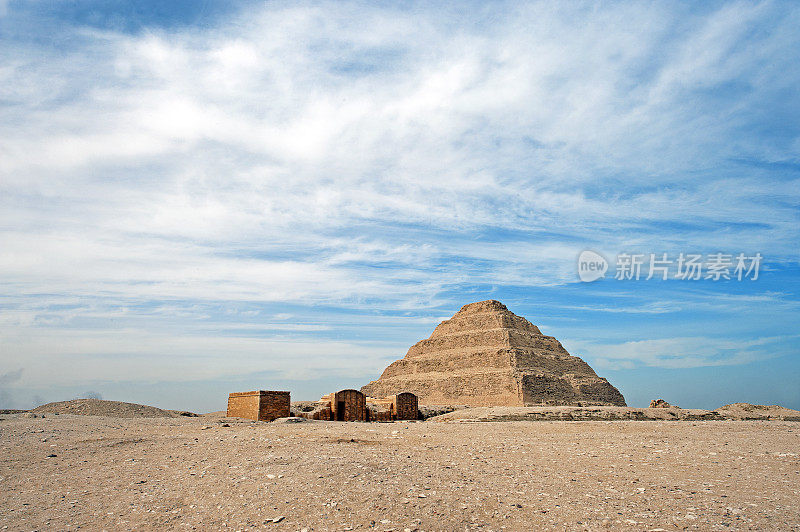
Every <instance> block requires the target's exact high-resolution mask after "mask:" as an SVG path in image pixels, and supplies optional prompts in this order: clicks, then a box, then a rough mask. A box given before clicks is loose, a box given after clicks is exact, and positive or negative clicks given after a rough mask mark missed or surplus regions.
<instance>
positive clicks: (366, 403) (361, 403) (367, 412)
mask: <svg viewBox="0 0 800 532" xmlns="http://www.w3.org/2000/svg"><path fill="white" fill-rule="evenodd" d="M298 415H300V416H302V417H305V418H308V419H318V420H322V421H367V422H369V421H398V420H413V419H418V418H419V401H418V400H417V396H416V395H414V394H413V393H407V392H403V393H399V394H395V395H392V396H390V397H382V398H374V397H367V396H366V395H364V394H363V393H361V392H360V391H358V390H340V391H338V392H335V393H329V394H328V395H325V396H323V397H322V398H320V400H319V401H318V402H317V404H316V405H315V407H314V409H313V410H310V411H308V412H300V413H299V414H298Z"/></svg>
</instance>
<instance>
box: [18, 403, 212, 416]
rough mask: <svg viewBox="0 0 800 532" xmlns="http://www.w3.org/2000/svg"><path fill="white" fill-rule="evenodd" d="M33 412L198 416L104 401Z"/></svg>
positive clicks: (58, 405) (55, 405)
mask: <svg viewBox="0 0 800 532" xmlns="http://www.w3.org/2000/svg"><path fill="white" fill-rule="evenodd" d="M31 412H33V413H36V414H74V415H78V416H105V417H121V418H132V417H194V416H196V415H197V414H193V413H191V412H181V411H178V410H162V409H161V408H156V407H155V406H147V405H139V404H136V403H122V402H119V401H105V400H103V399H73V400H71V401H58V402H55V403H47V404H46V405H42V406H37V407H36V408H34V409H33V410H31Z"/></svg>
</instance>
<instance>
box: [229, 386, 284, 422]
mask: <svg viewBox="0 0 800 532" xmlns="http://www.w3.org/2000/svg"><path fill="white" fill-rule="evenodd" d="M290 406H291V401H290V398H289V392H278V391H270V390H255V391H252V392H235V393H231V394H229V395H228V412H227V415H228V417H241V418H244V419H252V420H253V421H273V420H275V419H278V418H279V417H289V408H290Z"/></svg>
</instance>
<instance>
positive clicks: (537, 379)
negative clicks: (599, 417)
mask: <svg viewBox="0 0 800 532" xmlns="http://www.w3.org/2000/svg"><path fill="white" fill-rule="evenodd" d="M361 391H362V392H363V393H365V394H366V395H370V396H373V397H382V396H387V395H393V394H396V393H400V392H411V393H414V394H416V395H417V396H418V397H419V402H420V403H423V404H459V405H471V406H526V405H541V404H549V405H615V406H625V399H624V398H623V397H622V394H621V393H619V390H617V389H616V388H614V386H612V385H611V384H609V382H608V381H607V380H606V379H603V378H601V377H598V376H597V374H596V373H595V372H594V370H593V369H592V368H591V367H590V366H589V365H588V364H587V363H586V362H584V361H583V360H581V359H580V358H578V357H574V356H572V355H570V354H569V353H568V352H567V350H566V349H564V347H563V346H562V345H561V343H560V342H559V341H558V340H556V339H555V338H553V337H552V336H545V335H543V334H542V333H541V331H540V330H539V328H538V327H536V326H535V325H533V324H532V323H530V322H529V321H528V320H526V319H525V318H523V317H521V316H517V315H516V314H514V313H513V312H511V311H509V310H508V309H507V308H506V306H505V305H503V304H502V303H500V302H499V301H494V300H489V301H481V302H479V303H471V304H469V305H465V306H463V307H462V308H461V310H459V311H458V312H457V313H456V314H455V315H454V316H453V317H452V318H450V319H449V320H447V321H444V322H442V323H440V324H439V326H438V327H436V329H435V330H434V331H433V333H432V334H431V335H430V337H429V338H426V339H425V340H421V341H419V342H417V343H416V344H414V345H413V346H411V348H410V349H409V350H408V353H407V354H406V356H405V358H402V359H400V360H397V361H395V362H393V363H392V364H391V365H390V366H389V367H388V368H386V370H384V372H383V374H382V375H381V376H380V378H379V379H378V380H376V381H372V382H370V383H369V384H367V385H366V386H364V387H362V388H361Z"/></svg>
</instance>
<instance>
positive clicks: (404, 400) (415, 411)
mask: <svg viewBox="0 0 800 532" xmlns="http://www.w3.org/2000/svg"><path fill="white" fill-rule="evenodd" d="M393 413H394V418H395V419H418V418H419V401H418V399H417V396H416V395H414V394H413V393H409V392H402V393H398V394H397V395H395V400H394V412H393Z"/></svg>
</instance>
